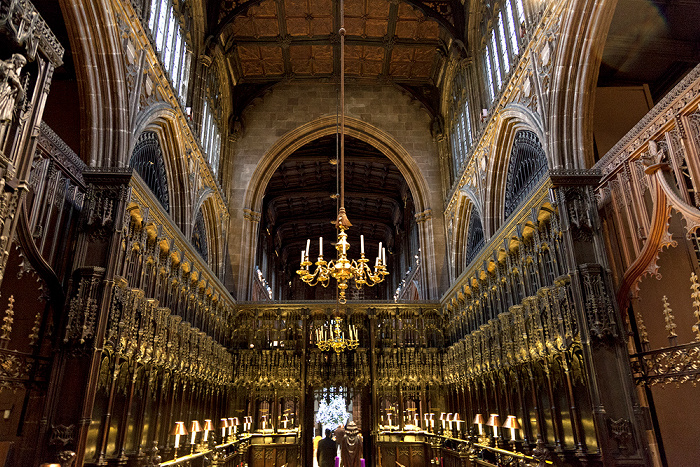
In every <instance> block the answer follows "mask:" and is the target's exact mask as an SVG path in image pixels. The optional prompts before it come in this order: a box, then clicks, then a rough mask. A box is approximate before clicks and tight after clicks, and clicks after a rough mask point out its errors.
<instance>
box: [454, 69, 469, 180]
mask: <svg viewBox="0 0 700 467" xmlns="http://www.w3.org/2000/svg"><path fill="white" fill-rule="evenodd" d="M468 90H469V87H468V77H467V70H466V69H465V68H461V69H460V70H459V71H458V72H457V74H456V75H455V77H454V80H453V82H452V95H451V99H450V109H449V119H450V144H451V152H452V173H453V176H456V174H457V173H459V171H460V168H461V167H462V165H463V164H464V163H465V162H466V159H467V156H468V154H469V148H470V147H471V144H472V141H473V133H472V121H471V112H470V111H469V99H468V96H467V92H468Z"/></svg>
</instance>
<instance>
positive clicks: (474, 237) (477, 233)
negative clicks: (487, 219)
mask: <svg viewBox="0 0 700 467" xmlns="http://www.w3.org/2000/svg"><path fill="white" fill-rule="evenodd" d="M483 247H484V227H483V226H482V224H481V217H480V216H479V213H478V212H477V210H476V208H475V207H474V206H473V205H472V207H471V210H470V212H469V231H468V232H467V263H466V265H467V266H468V265H469V264H470V263H471V262H472V261H474V258H476V255H477V254H479V252H480V251H481V249H482V248H483Z"/></svg>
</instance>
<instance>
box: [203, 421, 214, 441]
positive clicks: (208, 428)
mask: <svg viewBox="0 0 700 467" xmlns="http://www.w3.org/2000/svg"><path fill="white" fill-rule="evenodd" d="M212 430H214V424H213V423H212V422H211V420H209V419H206V420H204V439H202V441H203V442H205V443H206V442H207V441H208V440H209V432H210V431H212Z"/></svg>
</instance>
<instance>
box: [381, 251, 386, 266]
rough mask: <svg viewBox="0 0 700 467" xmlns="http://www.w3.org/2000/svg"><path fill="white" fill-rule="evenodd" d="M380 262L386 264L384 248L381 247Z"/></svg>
mask: <svg viewBox="0 0 700 467" xmlns="http://www.w3.org/2000/svg"><path fill="white" fill-rule="evenodd" d="M382 264H384V265H386V248H382Z"/></svg>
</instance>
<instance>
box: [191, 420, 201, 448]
mask: <svg viewBox="0 0 700 467" xmlns="http://www.w3.org/2000/svg"><path fill="white" fill-rule="evenodd" d="M200 431H202V427H201V425H200V424H199V420H192V422H191V423H190V433H192V438H191V439H190V444H194V441H195V438H196V437H197V433H199V432H200Z"/></svg>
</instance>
